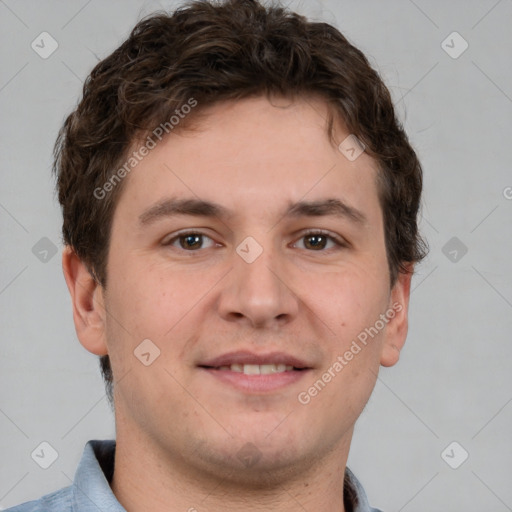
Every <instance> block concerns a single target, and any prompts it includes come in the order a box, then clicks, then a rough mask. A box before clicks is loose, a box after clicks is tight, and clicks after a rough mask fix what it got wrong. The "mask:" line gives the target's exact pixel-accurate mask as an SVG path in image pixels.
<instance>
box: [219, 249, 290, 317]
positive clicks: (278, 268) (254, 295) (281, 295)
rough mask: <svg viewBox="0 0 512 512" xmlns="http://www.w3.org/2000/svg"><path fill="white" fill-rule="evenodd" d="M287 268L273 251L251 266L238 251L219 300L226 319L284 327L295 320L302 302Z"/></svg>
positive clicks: (234, 254) (222, 314)
mask: <svg viewBox="0 0 512 512" xmlns="http://www.w3.org/2000/svg"><path fill="white" fill-rule="evenodd" d="M278 260H279V261H278ZM285 265H286V262H284V261H282V259H280V258H278V257H277V256H276V255H275V254H274V252H273V251H271V250H264V251H263V252H262V254H261V255H260V256H259V257H258V258H257V259H256V260H254V261H252V262H251V263H248V262H247V261H245V260H244V259H243V258H242V257H240V256H239V255H238V254H237V253H236V252H234V253H233V267H232V270H231V272H229V274H228V275H227V276H226V277H227V279H226V281H225V282H224V288H223V289H222V291H221V295H220V300H219V314H220V315H221V316H222V318H223V319H224V320H227V321H230V322H234V321H236V322H239V323H245V324H247V325H248V326H250V327H275V326H282V325H284V324H286V323H288V322H290V321H291V320H292V319H293V318H295V317H296V315H297V313H298V310H299V299H298V297H297V296H296V294H295V293H294V291H293V290H292V288H293V286H292V283H290V282H289V281H290V278H289V277H288V278H287V276H289V272H286V268H285Z"/></svg>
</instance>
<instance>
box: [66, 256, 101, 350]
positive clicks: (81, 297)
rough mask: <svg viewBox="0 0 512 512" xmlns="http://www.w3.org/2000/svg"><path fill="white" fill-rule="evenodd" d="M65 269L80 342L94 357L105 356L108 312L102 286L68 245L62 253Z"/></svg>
mask: <svg viewBox="0 0 512 512" xmlns="http://www.w3.org/2000/svg"><path fill="white" fill-rule="evenodd" d="M62 269H63V271H64V278H65V280H66V284H67V286H68V290H69V293H70V295H71V302H72V306H73V321H74V323H75V329H76V334H77V336H78V339H79V340H80V343H81V344H82V345H83V346H84V347H85V348H86V349H87V350H88V351H89V352H92V353H93V354H96V355H100V356H101V355H106V354H107V353H108V350H107V345H106V324H105V320H106V313H105V305H104V296H103V288H102V286H101V285H100V284H99V283H97V281H96V280H95V279H94V277H93V276H92V275H91V273H90V272H89V270H88V268H87V267H86V265H85V264H84V263H83V262H82V261H81V260H80V258H79V257H78V256H77V255H76V253H75V251H74V250H73V249H72V248H71V247H69V246H66V247H65V248H64V251H63V253H62Z"/></svg>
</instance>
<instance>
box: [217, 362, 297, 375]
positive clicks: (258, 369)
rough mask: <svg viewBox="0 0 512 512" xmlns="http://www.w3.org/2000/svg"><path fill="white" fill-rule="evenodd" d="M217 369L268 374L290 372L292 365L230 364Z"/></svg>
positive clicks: (251, 373)
mask: <svg viewBox="0 0 512 512" xmlns="http://www.w3.org/2000/svg"><path fill="white" fill-rule="evenodd" d="M219 370H231V371H232V372H238V373H245V375H268V374H270V373H283V372H291V371H292V370H293V366H292V365H288V364H232V365H231V366H221V367H220V368H219Z"/></svg>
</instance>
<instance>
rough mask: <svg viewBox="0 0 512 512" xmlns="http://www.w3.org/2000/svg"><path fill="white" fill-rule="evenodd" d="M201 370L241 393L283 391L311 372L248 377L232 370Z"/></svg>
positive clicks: (294, 371)
mask: <svg viewBox="0 0 512 512" xmlns="http://www.w3.org/2000/svg"><path fill="white" fill-rule="evenodd" d="M201 370H204V371H205V372H208V373H209V374H210V375H212V376H213V377H215V378H216V379H218V380H220V381H222V382H224V383H226V384H230V385H232V386H234V387H235V388H237V389H239V390H241V391H246V392H253V393H262V392H267V391H276V390H278V389H282V388H284V387H286V386H289V385H291V384H294V383H295V382H298V381H299V380H300V379H303V378H304V376H305V375H307V374H309V372H310V370H293V371H290V372H280V373H270V374H265V375H246V374H245V373H242V372H233V371H231V370H215V369H213V368H201Z"/></svg>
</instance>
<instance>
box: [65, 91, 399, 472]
mask: <svg viewBox="0 0 512 512" xmlns="http://www.w3.org/2000/svg"><path fill="white" fill-rule="evenodd" d="M279 103H280V104H281V106H275V102H274V105H272V104H271V103H270V102H269V101H268V100H267V99H264V98H251V99H246V100H242V101H238V102H230V103H223V104H218V105H216V106H214V107H210V108H208V110H205V111H204V113H205V114H207V115H206V116H205V117H203V118H201V120H200V121H199V124H198V125H197V127H196V129H195V130H193V131H183V132H177V133H172V134H171V135H170V136H169V137H168V138H167V139H164V140H163V141H162V142H160V143H159V144H158V145H157V146H156V147H155V148H154V149H152V150H151V151H150V152H149V154H148V155H147V156H146V157H145V158H144V159H143V160H142V161H141V162H140V163H139V164H138V165H137V167H136V168H135V169H134V170H133V171H132V172H131V174H130V175H129V177H127V178H126V180H127V181H126V183H125V184H124V185H125V188H124V190H123V192H122V194H121V197H120V199H119V203H118V205H117V207H116V211H115V214H114V218H113V225H112V232H111V245H110V248H109V258H108V264H107V276H108V283H107V288H106V290H102V289H98V290H96V291H95V293H96V294H97V298H98V300H100V301H101V303H102V304H103V306H104V310H103V309H102V310H101V311H100V312H99V313H98V318H99V319H98V322H97V323H96V325H95V331H94V334H91V331H90V330H87V328H84V329H83V330H82V332H81V333H80V332H79V337H80V339H81V341H82V343H83V344H84V345H85V346H86V347H87V348H89V350H91V351H93V352H95V353H98V354H99V353H106V352H108V354H109V355H110V359H111V364H112V368H113V372H114V375H115V378H116V384H115V394H114V397H115V406H116V423H117V428H118V438H119V435H120V434H121V433H122V434H123V435H125V436H127V437H131V438H132V439H138V440H139V441H140V442H141V443H145V444H146V445H148V446H149V445H151V446H152V447H155V449H157V450H158V451H159V452H160V453H162V454H165V456H166V457H169V458H173V460H179V461H181V462H182V463H183V464H187V465H189V466H195V467H197V468H200V469H202V470H208V471H216V474H219V472H220V473H222V472H224V471H232V470H237V468H240V467H243V466H242V463H243V460H244V456H248V457H249V458H250V459H251V461H252V462H251V464H250V465H251V467H252V468H254V469H257V470H258V471H261V469H262V468H264V469H267V470H270V469H279V468H283V469H285V468H288V470H289V469H290V468H291V467H293V468H297V470H300V469H301V468H304V467H306V466H307V465H310V464H311V463H312V461H315V460H320V459H322V458H325V457H327V456H328V454H330V453H341V452H342V451H343V450H347V448H348V444H349V442H350V437H351V433H352V427H353V425H354V422H355V421H356V419H357V417H358V416H359V414H360V413H361V411H362V409H363V407H364V406H365V404H366V402H367V400H368V398H369V396H370V393H371V391H372V389H373V386H374V384H375V380H376V374H377V372H378V368H379V365H380V364H383V365H391V364H393V363H394V362H396V360H397V357H398V349H399V348H400V347H401V344H402V343H403V341H404V340H405V334H406V330H407V325H406V324H407V321H406V316H407V315H406V311H407V299H408V286H409V278H407V277H404V276H401V277H400V278H399V280H398V282H397V284H396V285H395V286H394V287H393V289H390V282H389V273H388V264H387V259H386V251H385V240H384V226H383V215H382V211H381V208H380V206H379V200H378V192H377V186H376V179H375V178H376V172H377V170H376V164H375V162H374V161H373V160H372V159H371V158H370V157H369V156H368V155H367V154H365V153H363V154H361V155H360V156H359V157H358V158H357V159H356V160H354V161H350V160H349V159H347V158H346V156H345V155H344V154H343V153H342V152H340V151H339V150H338V149H337V148H336V147H334V146H333V145H332V144H331V143H330V141H329V140H328V137H327V132H326V125H325V118H326V117H327V106H326V105H325V104H324V103H323V102H322V101H321V100H318V99H308V100H307V101H306V100H305V99H303V100H295V101H294V102H290V101H284V100H283V101H281V102H277V104H278V105H279ZM335 134H336V138H337V140H338V142H341V141H342V140H344V139H345V138H346V137H347V136H348V135H349V134H348V132H346V131H345V130H344V128H343V127H342V126H338V127H337V128H336V132H335ZM68 284H69V283H68ZM105 311H106V312H107V313H105ZM75 319H76V317H75ZM143 340H150V341H145V342H144V344H143V345H141V342H143ZM134 352H135V354H138V356H139V357H136V355H135V354H134ZM141 354H143V355H141ZM158 354H159V355H158ZM156 356H158V357H156ZM155 357H156V358H155ZM140 359H142V362H141V360H140ZM283 370H284V371H283ZM246 465H247V464H246Z"/></svg>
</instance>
